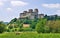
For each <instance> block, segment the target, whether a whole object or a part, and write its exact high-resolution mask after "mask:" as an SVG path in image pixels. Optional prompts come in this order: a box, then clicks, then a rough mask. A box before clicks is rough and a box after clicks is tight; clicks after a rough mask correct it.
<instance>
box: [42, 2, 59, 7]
mask: <svg viewBox="0 0 60 38" xmlns="http://www.w3.org/2000/svg"><path fill="white" fill-rule="evenodd" d="M42 6H43V7H47V8H60V4H58V3H56V4H42Z"/></svg>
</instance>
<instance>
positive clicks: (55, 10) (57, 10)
mask: <svg viewBox="0 0 60 38" xmlns="http://www.w3.org/2000/svg"><path fill="white" fill-rule="evenodd" d="M35 8H38V9H39V13H43V14H47V15H54V14H57V15H60V0H0V21H4V22H9V21H10V20H11V19H13V18H15V17H16V18H19V14H20V13H22V12H23V11H24V10H28V9H35Z"/></svg>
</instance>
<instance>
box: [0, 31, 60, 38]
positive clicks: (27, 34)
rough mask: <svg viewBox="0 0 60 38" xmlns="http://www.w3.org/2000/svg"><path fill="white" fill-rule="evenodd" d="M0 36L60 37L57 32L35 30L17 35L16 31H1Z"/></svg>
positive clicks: (13, 37) (23, 37)
mask: <svg viewBox="0 0 60 38" xmlns="http://www.w3.org/2000/svg"><path fill="white" fill-rule="evenodd" d="M0 38H60V34H59V33H40V34H38V33H36V32H23V33H20V34H19V35H16V33H12V32H10V33H2V34H0Z"/></svg>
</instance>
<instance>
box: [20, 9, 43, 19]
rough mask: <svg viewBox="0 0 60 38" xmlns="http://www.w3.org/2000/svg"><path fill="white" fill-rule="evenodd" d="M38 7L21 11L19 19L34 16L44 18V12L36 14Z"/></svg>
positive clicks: (32, 17) (33, 17)
mask: <svg viewBox="0 0 60 38" xmlns="http://www.w3.org/2000/svg"><path fill="white" fill-rule="evenodd" d="M38 12H39V11H38V9H34V10H33V9H29V10H28V11H23V13H20V19H24V18H28V19H35V18H44V14H38Z"/></svg>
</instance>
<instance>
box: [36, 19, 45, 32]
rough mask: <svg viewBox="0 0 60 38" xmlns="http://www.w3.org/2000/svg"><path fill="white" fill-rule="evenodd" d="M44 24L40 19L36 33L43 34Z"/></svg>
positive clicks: (43, 20)
mask: <svg viewBox="0 0 60 38" xmlns="http://www.w3.org/2000/svg"><path fill="white" fill-rule="evenodd" d="M45 24H46V19H40V20H39V22H38V23H37V25H36V31H37V32H38V33H40V32H42V33H44V27H45Z"/></svg>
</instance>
